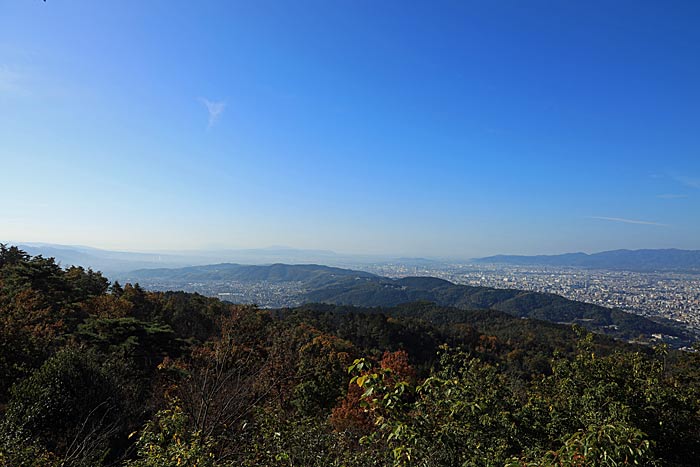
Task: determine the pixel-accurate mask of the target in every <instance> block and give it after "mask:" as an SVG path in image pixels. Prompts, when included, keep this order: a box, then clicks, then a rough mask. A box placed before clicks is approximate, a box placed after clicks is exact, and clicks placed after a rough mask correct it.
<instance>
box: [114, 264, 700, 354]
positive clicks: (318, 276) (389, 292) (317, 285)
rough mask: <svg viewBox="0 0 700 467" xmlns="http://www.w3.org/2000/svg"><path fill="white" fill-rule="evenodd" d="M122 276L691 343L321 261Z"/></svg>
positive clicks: (559, 302)
mask: <svg viewBox="0 0 700 467" xmlns="http://www.w3.org/2000/svg"><path fill="white" fill-rule="evenodd" d="M123 280H128V281H131V282H139V283H141V285H142V286H145V287H146V288H149V285H156V286H158V287H159V288H162V286H163V284H166V285H167V287H168V288H173V289H185V290H187V287H188V285H192V284H193V283H197V284H201V283H214V282H219V283H222V282H224V283H225V282H226V281H236V282H248V283H250V284H256V283H260V282H261V281H265V282H266V283H267V284H284V283H289V282H291V281H296V282H297V283H298V285H297V288H296V289H295V290H297V292H295V296H294V301H293V302H291V303H293V304H294V305H300V304H303V303H328V304H334V305H353V306H362V307H377V306H381V307H392V306H397V305H400V304H404V303H411V302H418V301H426V302H432V303H435V304H437V305H441V306H448V307H456V308H459V309H463V310H475V309H490V310H498V311H501V312H506V313H509V314H511V315H513V316H517V317H520V318H532V319H539V320H543V321H550V322H555V323H578V324H580V325H582V326H584V327H587V328H589V329H591V330H594V331H597V332H600V333H604V334H608V335H611V336H614V337H619V338H625V339H633V338H636V337H638V336H640V335H645V336H647V337H648V336H650V335H651V334H666V335H671V336H675V337H677V338H678V342H679V343H681V342H688V341H689V335H688V333H687V332H686V331H685V330H684V329H683V328H682V327H680V326H679V325H678V324H676V323H672V322H670V321H655V320H651V319H648V318H645V317H642V316H638V315H634V314H632V313H627V312H624V311H622V310H617V309H610V308H605V307H602V306H598V305H593V304H588V303H582V302H576V301H572V300H568V299H566V298H564V297H561V296H558V295H553V294H547V293H539V292H528V291H522V290H512V289H494V288H490V287H473V286H467V285H457V284H453V283H451V282H449V281H446V280H443V279H437V278H434V277H406V278H403V279H390V278H386V277H381V276H377V275H375V274H370V273H367V272H362V271H354V270H349V269H341V268H334V267H328V266H321V265H308V264H305V265H288V264H273V265H269V266H248V265H240V264H216V265H207V266H194V267H187V268H179V269H166V268H161V269H154V270H140V271H133V272H131V273H129V274H127V275H125V276H124V278H123Z"/></svg>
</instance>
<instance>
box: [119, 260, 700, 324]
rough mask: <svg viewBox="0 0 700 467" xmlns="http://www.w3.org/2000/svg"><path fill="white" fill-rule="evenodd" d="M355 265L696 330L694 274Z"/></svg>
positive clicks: (282, 288)
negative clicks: (548, 296)
mask: <svg viewBox="0 0 700 467" xmlns="http://www.w3.org/2000/svg"><path fill="white" fill-rule="evenodd" d="M357 269H361V270H364V271H368V272H372V273H375V274H377V275H379V276H384V277H390V278H403V277H412V276H426V277H437V278H441V279H446V280H448V281H450V282H453V283H455V284H465V285H472V286H480V287H493V288H497V289H518V290H528V291H535V292H545V293H552V294H557V295H561V296H563V297H566V298H569V299H571V300H576V301H581V302H586V303H593V304H596V305H601V306H605V307H611V308H620V309H622V310H625V311H629V312H631V313H635V314H639V315H642V316H648V317H656V318H665V319H670V320H674V321H678V322H680V323H683V324H684V325H687V326H689V327H691V328H693V329H696V330H700V275H698V274H682V273H670V272H659V273H653V272H634V271H619V270H596V269H593V270H589V269H576V268H571V267H568V268H563V267H556V266H540V267H537V266H515V265H502V264H484V263H462V262H460V263H443V262H437V261H433V262H428V264H423V265H420V266H416V265H410V264H403V263H401V262H394V263H380V264H366V265H359V266H358V267H357ZM123 280H129V275H128V274H125V275H124V277H123ZM138 281H139V283H140V284H141V285H142V286H144V287H146V288H147V289H150V290H161V291H162V290H186V291H189V292H197V293H201V294H203V295H207V296H210V297H217V298H220V299H222V300H227V301H230V302H234V303H254V304H257V305H259V306H261V307H264V308H276V307H283V306H299V305H301V304H302V303H303V302H304V294H305V293H306V292H307V291H308V290H307V288H306V287H305V283H304V282H303V281H284V282H279V281H274V282H270V281H240V280H239V281H234V280H206V281H183V280H179V279H175V280H172V279H170V280H168V279H163V280H158V279H154V280H151V279H148V278H146V279H139V280H138Z"/></svg>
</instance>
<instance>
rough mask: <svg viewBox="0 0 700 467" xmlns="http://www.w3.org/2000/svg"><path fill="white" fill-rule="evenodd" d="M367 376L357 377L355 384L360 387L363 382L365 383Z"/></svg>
mask: <svg viewBox="0 0 700 467" xmlns="http://www.w3.org/2000/svg"><path fill="white" fill-rule="evenodd" d="M368 376H369V375H362V376H358V377H357V379H356V380H355V382H356V383H357V385H358V386H360V387H362V386H363V385H364V384H365V381H367V378H368Z"/></svg>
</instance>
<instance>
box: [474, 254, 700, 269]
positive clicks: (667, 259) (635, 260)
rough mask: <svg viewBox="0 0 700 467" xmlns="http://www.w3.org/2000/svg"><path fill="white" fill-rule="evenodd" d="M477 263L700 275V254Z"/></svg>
mask: <svg viewBox="0 0 700 467" xmlns="http://www.w3.org/2000/svg"><path fill="white" fill-rule="evenodd" d="M474 262H476V263H493V264H512V265H523V266H560V267H578V268H585V269H611V270H626V271H637V272H653V271H665V272H688V273H700V250H678V249H674V248H672V249H661V250H612V251H603V252H600V253H593V254H586V253H566V254H563V255H539V256H518V255H497V256H488V257H486V258H477V259H475V260H474Z"/></svg>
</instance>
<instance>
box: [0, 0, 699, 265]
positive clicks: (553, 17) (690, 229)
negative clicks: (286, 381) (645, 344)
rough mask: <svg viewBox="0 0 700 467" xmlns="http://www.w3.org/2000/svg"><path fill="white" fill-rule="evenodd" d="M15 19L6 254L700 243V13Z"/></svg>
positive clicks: (3, 61) (3, 83) (156, 7)
mask: <svg viewBox="0 0 700 467" xmlns="http://www.w3.org/2000/svg"><path fill="white" fill-rule="evenodd" d="M440 3H441V6H440V8H435V6H434V5H433V3H432V2H423V3H419V2H379V3H378V2H321V1H317V2H316V1H302V2H219V3H214V2H136V1H132V2H89V1H74V2H58V1H48V2H46V3H44V2H38V1H36V2H35V1H5V0H3V1H0V141H2V143H1V144H0V164H1V165H2V172H3V177H2V183H0V196H2V198H3V199H4V200H5V202H4V203H3V204H2V206H0V240H2V241H16V242H51V243H62V244H82V245H89V246H95V247H102V248H109V249H118V250H131V251H153V250H159V251H161V250H182V249H213V248H258V247H268V246H270V245H288V246H293V247H297V248H314V249H331V250H336V251H340V252H346V253H367V254H395V255H414V256H440V257H457V258H468V257H475V256H484V255H489V254H497V253H518V254H541V253H562V252H569V251H586V252H594V251H601V250H610V249H616V248H669V247H675V248H685V249H699V248H700V216H699V215H698V213H700V141H699V140H698V138H697V135H698V134H700V118H698V115H697V112H698V109H699V108H700V89H699V88H698V86H697V83H698V82H700V63H699V60H698V50H697V44H698V43H699V42H700V29H699V28H697V20H696V18H697V17H698V13H700V11H699V9H700V5H698V3H697V2H673V3H672V4H669V3H666V2H637V1H635V2H632V1H620V2H614V3H612V4H611V3H610V2H548V1H536V2H527V3H523V2H515V1H498V2H461V1H460V2H440Z"/></svg>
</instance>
